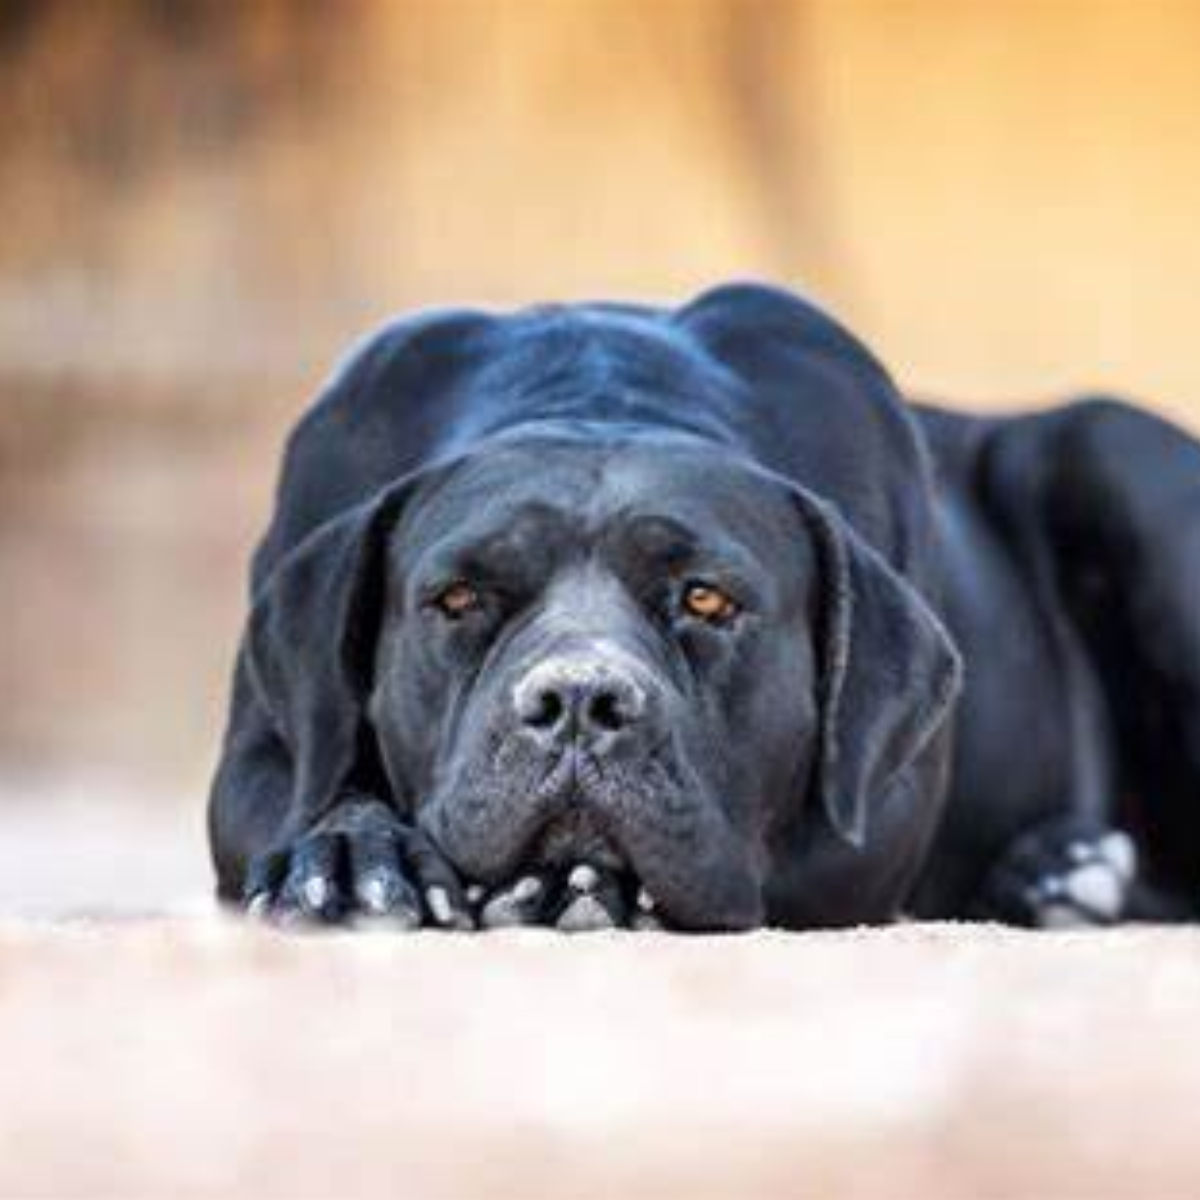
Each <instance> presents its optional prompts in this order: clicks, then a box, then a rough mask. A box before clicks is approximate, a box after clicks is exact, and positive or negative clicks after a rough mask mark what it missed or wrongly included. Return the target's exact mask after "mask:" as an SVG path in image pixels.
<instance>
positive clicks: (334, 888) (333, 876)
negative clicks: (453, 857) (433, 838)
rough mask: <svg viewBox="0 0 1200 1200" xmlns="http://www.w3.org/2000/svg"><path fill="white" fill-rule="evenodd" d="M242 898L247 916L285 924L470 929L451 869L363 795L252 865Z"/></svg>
mask: <svg viewBox="0 0 1200 1200" xmlns="http://www.w3.org/2000/svg"><path fill="white" fill-rule="evenodd" d="M243 902H244V905H245V908H246V910H247V912H248V913H249V914H250V915H252V916H255V917H259V918H261V919H264V920H269V921H271V922H273V923H276V924H280V925H285V926H291V925H313V924H323V925H332V924H352V925H355V926H361V927H364V928H375V929H384V928H391V929H399V930H410V929H417V928H419V927H421V926H431V927H434V928H441V929H471V928H474V920H473V918H472V915H471V909H470V905H469V903H468V901H467V898H466V896H465V894H464V891H463V888H462V884H461V883H460V881H459V878H458V875H457V873H456V872H455V870H454V868H453V867H451V866H450V864H449V863H448V862H446V860H445V859H444V858H443V857H442V855H441V854H440V853H439V852H438V850H437V849H436V847H435V846H434V845H433V843H432V842H430V840H429V839H428V838H427V837H426V836H425V835H424V834H423V833H421V832H420V831H419V830H417V829H415V828H413V827H412V826H411V825H407V824H405V823H404V822H403V821H401V820H400V818H399V817H398V816H397V815H396V813H395V812H394V811H393V810H392V809H391V808H389V807H388V806H387V805H386V804H384V803H382V802H381V801H379V800H374V799H370V798H365V797H363V798H357V797H356V798H354V799H350V800H347V801H345V802H343V803H341V804H339V805H338V806H337V807H336V808H335V809H333V810H332V811H331V812H330V813H329V814H328V816H326V817H325V818H323V819H322V820H321V821H319V822H317V824H315V825H314V826H313V827H312V829H310V830H308V831H307V832H306V833H304V834H302V835H301V836H300V837H298V838H297V839H296V840H295V841H294V842H293V843H291V844H290V845H288V846H286V847H283V848H281V849H278V850H274V851H271V852H269V853H267V854H264V855H262V856H261V857H259V858H257V859H256V860H255V861H254V862H253V863H251V865H250V869H249V871H248V872H247V876H246V884H245V888H244V890H243Z"/></svg>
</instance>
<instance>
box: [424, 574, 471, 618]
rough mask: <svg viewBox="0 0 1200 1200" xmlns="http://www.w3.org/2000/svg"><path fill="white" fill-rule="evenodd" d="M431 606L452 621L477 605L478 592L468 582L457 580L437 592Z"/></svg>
mask: <svg viewBox="0 0 1200 1200" xmlns="http://www.w3.org/2000/svg"><path fill="white" fill-rule="evenodd" d="M433 606H434V607H435V608H436V609H437V610H438V611H439V612H440V613H441V614H442V615H443V616H444V617H449V618H450V620H452V621H454V620H457V619H458V618H459V617H462V616H465V615H466V614H467V613H469V612H470V611H471V610H472V609H474V608H478V607H479V593H478V592H477V591H476V590H475V589H474V588H473V587H472V586H471V585H470V584H469V583H464V582H463V581H462V580H459V581H458V582H457V583H452V584H450V586H449V587H447V588H443V589H442V590H441V591H440V592H438V594H437V595H436V596H434V598H433Z"/></svg>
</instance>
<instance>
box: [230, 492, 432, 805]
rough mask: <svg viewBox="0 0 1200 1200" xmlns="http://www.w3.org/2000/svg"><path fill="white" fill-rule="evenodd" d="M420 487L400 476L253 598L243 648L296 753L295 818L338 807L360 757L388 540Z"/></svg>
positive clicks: (319, 532)
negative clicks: (415, 489)
mask: <svg viewBox="0 0 1200 1200" xmlns="http://www.w3.org/2000/svg"><path fill="white" fill-rule="evenodd" d="M416 483H417V479H416V477H408V478H405V479H402V480H400V481H398V482H396V483H394V484H392V485H391V486H389V487H387V488H385V489H384V490H382V491H381V492H379V493H378V494H377V495H376V496H374V497H373V498H372V499H371V500H369V501H366V502H364V503H362V504H360V505H358V506H356V507H355V508H352V509H350V510H348V511H347V512H345V513H342V514H341V515H339V516H337V517H335V518H334V519H333V520H331V521H329V522H327V523H326V524H325V525H322V526H320V527H319V528H318V529H316V530H315V531H314V532H313V533H311V534H310V535H309V536H308V537H307V538H305V539H304V541H302V542H301V543H300V544H299V545H298V546H296V547H294V548H293V549H292V550H291V551H289V552H288V554H287V555H286V556H285V557H284V558H283V559H282V560H281V561H280V562H279V563H277V564H276V565H275V567H274V568H273V569H272V570H271V572H270V574H269V575H268V576H267V578H266V580H265V581H264V583H263V584H262V586H261V587H260V588H259V590H258V592H257V594H256V595H255V597H254V599H253V604H252V607H251V612H250V620H249V624H248V627H247V631H246V639H245V644H244V654H245V656H246V662H247V665H248V668H249V674H250V679H251V682H252V684H253V686H254V688H255V690H256V691H257V693H258V696H259V699H260V700H261V701H262V703H263V705H264V707H265V708H266V709H267V712H268V714H269V715H270V718H271V721H272V723H273V724H274V726H275V728H276V730H277V732H278V733H279V736H280V737H281V739H282V740H283V742H284V744H285V746H286V747H287V748H288V751H289V752H290V754H291V757H292V767H293V806H292V811H293V813H294V814H295V815H296V816H297V817H301V816H307V817H312V816H315V815H316V814H318V813H320V812H321V811H323V810H324V808H325V807H327V806H328V805H329V804H331V803H332V802H333V801H334V800H335V799H336V798H337V795H338V792H339V790H340V789H341V788H343V787H344V786H345V785H346V783H347V781H348V779H349V778H350V776H351V774H352V773H353V771H354V768H355V766H356V763H357V762H358V761H359V756H360V753H361V752H362V749H363V739H364V738H365V737H366V736H367V734H368V731H367V727H366V723H365V710H366V702H367V698H368V696H369V694H370V688H371V683H372V679H371V676H372V669H373V663H374V655H375V644H376V640H377V637H378V633H379V627H380V621H381V614H382V609H383V603H384V594H385V584H386V547H387V541H388V537H389V535H390V533H391V531H392V530H393V528H394V527H395V525H396V523H397V521H398V520H399V519H400V515H401V512H402V510H403V508H404V506H405V504H406V503H407V502H408V500H409V498H410V496H411V494H412V492H413V490H414V488H415V486H416Z"/></svg>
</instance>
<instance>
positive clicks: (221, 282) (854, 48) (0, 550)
mask: <svg viewBox="0 0 1200 1200" xmlns="http://www.w3.org/2000/svg"><path fill="white" fill-rule="evenodd" d="M0 118H3V119H2V120H0V587H2V590H3V594H4V595H5V599H6V604H7V607H8V612H9V621H8V626H9V628H8V633H7V634H6V635H5V637H6V642H7V644H6V645H5V647H4V654H3V657H2V659H0V688H3V689H4V691H5V694H6V695H9V696H16V697H19V698H18V699H17V700H14V701H13V702H12V703H10V704H9V705H8V706H7V711H0V763H2V762H3V761H10V762H19V763H30V762H32V763H35V764H39V763H44V762H57V761H60V760H70V761H85V760H86V761H88V762H92V761H101V760H103V761H105V762H112V763H114V764H116V765H117V766H118V767H121V768H130V769H143V768H154V769H161V770H163V771H167V772H172V773H176V774H186V775H188V776H189V777H194V778H200V777H201V776H202V775H203V774H204V772H205V771H206V770H207V766H208V762H209V758H210V754H211V744H212V739H213V730H214V727H215V725H216V723H217V721H218V720H219V713H220V706H221V701H222V693H223V689H224V677H225V671H226V667H227V662H228V659H229V657H230V653H231V648H232V642H233V638H234V636H235V633H236V627H237V622H238V619H239V616H240V604H241V592H242V587H241V580H240V571H241V566H242V562H243V559H244V556H245V553H246V551H247V548H248V545H249V543H250V540H251V539H252V537H253V535H254V532H255V531H256V529H257V527H258V525H259V524H260V522H261V521H262V519H263V516H264V508H265V505H266V502H267V497H268V494H269V482H270V473H271V470H272V468H273V454H274V450H275V446H276V444H277V441H278V439H279V437H280V436H281V434H282V431H283V429H284V427H285V425H286V422H287V420H288V419H290V417H291V415H292V414H293V413H294V412H295V411H296V409H297V408H298V406H299V405H300V404H301V403H302V402H303V399H304V397H305V396H306V395H307V394H308V393H309V392H310V391H311V389H312V387H313V385H314V383H315V380H316V379H317V378H318V376H319V374H320V372H321V371H322V370H323V369H324V368H325V366H326V365H327V364H328V362H329V360H330V358H331V357H332V356H333V355H334V354H335V353H336V352H337V351H338V350H339V348H340V347H341V346H342V345H343V344H344V343H345V341H346V340H347V339H348V338H349V337H351V336H352V335H354V334H355V333H356V332H358V331H360V330H361V329H362V328H363V327H364V326H366V325H367V324H369V323H371V322H372V321H374V320H376V319H378V318H379V317H381V316H382V315H383V314H385V313H387V312H390V311H392V310H394V309H396V308H402V307H407V306H419V305H426V304H430V303H442V302H452V301H456V300H464V299H466V300H473V301H478V300H484V301H492V302H497V303H509V302H519V301H522V300H530V299H542V298H546V297H562V296H565V297H571V296H584V295H611V294H622V295H637V296H649V297H662V298H665V299H670V298H673V297H677V296H680V295H684V294H686V293H688V292H689V291H691V290H693V289H696V288H700V287H703V286H706V285H707V284H708V283H710V282H712V281H714V280H716V279H720V278H723V277H727V276H747V275H755V276H765V277H769V278H773V279H777V280H780V281H783V282H787V283H790V284H793V285H796V286H798V287H801V288H803V289H805V290H807V291H809V292H810V293H812V294H814V295H816V296H817V297H819V298H822V299H824V300H825V301H826V302H827V303H828V304H829V305H831V306H832V307H833V308H834V309H835V310H837V311H838V312H839V313H841V314H842V315H843V316H844V317H845V318H847V319H848V320H849V321H850V322H851V323H852V324H853V325H854V326H855V327H856V328H858V329H859V330H860V331H861V332H862V333H863V334H864V335H865V336H866V337H867V338H868V339H869V340H870V341H872V342H873V343H874V344H875V346H876V347H877V349H878V350H879V351H880V352H881V353H882V354H883V356H884V357H885V359H886V360H887V361H888V362H889V363H890V364H891V365H892V367H893V369H894V370H895V372H896V373H897V375H898V376H899V377H900V379H901V380H902V381H903V382H904V383H905V384H906V385H907V386H909V387H910V388H912V389H914V390H920V391H925V392H932V393H936V394H938V395H941V396H946V397H949V398H952V399H955V400H958V401H961V402H963V403H970V404H973V405H984V406H987V405H1009V404H1012V403H1015V402H1025V401H1029V402H1041V401H1043V400H1045V399H1047V398H1050V397H1052V396H1054V395H1056V394H1058V393H1061V392H1063V391H1065V390H1068V389H1072V388H1077V387H1106V388H1110V389H1117V390H1122V391H1127V392H1130V393H1133V394H1135V395H1139V396H1142V397H1145V398H1146V399H1147V400H1148V401H1150V402H1152V403H1154V404H1156V405H1157V406H1159V407H1161V408H1162V409H1164V410H1165V411H1168V412H1170V413H1173V414H1174V415H1175V416H1177V417H1178V418H1180V419H1182V420H1184V421H1186V422H1188V423H1190V424H1192V425H1193V426H1194V427H1197V428H1200V354H1197V353H1196V343H1197V340H1198V339H1197V337H1196V334H1195V328H1196V319H1195V311H1196V308H1197V301H1196V297H1197V295H1198V294H1200V286H1198V284H1200V231H1198V230H1197V228H1196V224H1197V219H1196V214H1197V213H1198V212H1200V4H1198V3H1192V2H1187V0H1177V2H1175V3H1171V2H1161V0H1160V2H1155V0H1053V2H1051V0H1009V2H1007V3H995V2H993V3H983V2H974V0H796V2H794V3H789V2H787V0H654V2H650V0H636V2H635V0H395V2H392V3H388V2H386V0H379V2H377V3H370V2H367V0H342V2H340V3H337V4H320V3H316V2H314V0H294V2H287V0H255V3H253V4H246V5H237V6H233V5H226V4H222V3H219V2H218V0H176V2H175V3H172V4H169V5H160V4H155V3H152V2H151V0H114V2H113V3H111V4H102V5H81V4H78V3H75V2H73V0H43V2H42V3H31V2H29V0H26V2H24V3H12V4H9V5H6V6H4V7H3V8H0Z"/></svg>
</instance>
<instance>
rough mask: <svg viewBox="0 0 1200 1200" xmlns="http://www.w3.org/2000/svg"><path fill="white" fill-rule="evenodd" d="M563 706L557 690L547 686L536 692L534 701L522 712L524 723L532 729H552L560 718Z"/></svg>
mask: <svg viewBox="0 0 1200 1200" xmlns="http://www.w3.org/2000/svg"><path fill="white" fill-rule="evenodd" d="M564 707H565V706H564V705H563V699H562V697H561V696H560V695H559V694H558V692H556V691H553V690H551V689H550V688H547V689H546V690H545V691H543V692H539V693H538V695H537V696H536V697H535V699H534V703H533V704H532V705H531V706H530V708H529V709H527V710H526V712H525V713H524V714H523V718H524V721H525V724H526V725H530V726H532V727H533V728H534V729H553V728H554V727H555V726H556V725H557V724H558V723H559V722H560V721H561V720H562V717H563V710H564Z"/></svg>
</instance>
